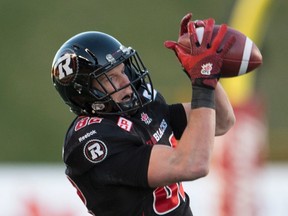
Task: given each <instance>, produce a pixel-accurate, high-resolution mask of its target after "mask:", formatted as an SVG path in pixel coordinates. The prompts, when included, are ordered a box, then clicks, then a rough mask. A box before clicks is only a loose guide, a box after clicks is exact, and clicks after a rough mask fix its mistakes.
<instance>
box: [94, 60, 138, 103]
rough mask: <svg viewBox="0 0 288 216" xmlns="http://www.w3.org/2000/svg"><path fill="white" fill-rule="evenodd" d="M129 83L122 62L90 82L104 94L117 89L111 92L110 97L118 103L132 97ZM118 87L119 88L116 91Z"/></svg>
mask: <svg viewBox="0 0 288 216" xmlns="http://www.w3.org/2000/svg"><path fill="white" fill-rule="evenodd" d="M99 82H100V83H101V84H100V83H99ZM129 83H130V80H129V79H128V77H127V75H126V74H125V65H124V64H123V63H122V64H120V65H118V66H116V67H115V68H113V69H112V70H110V71H108V72H107V73H106V75H104V74H103V75H102V76H100V77H99V78H98V81H97V80H93V83H92V84H93V87H94V88H97V89H98V90H100V91H101V92H103V93H106V94H109V93H111V92H114V91H117V92H115V93H114V94H112V95H111V97H112V99H113V100H114V101H115V102H117V103H120V102H125V101H129V100H130V99H131V97H132V93H133V91H132V88H131V86H130V85H129ZM127 85H128V86H127ZM125 86H127V87H125ZM123 87H125V88H123ZM121 88H123V89H121ZM118 89H121V90H119V91H118Z"/></svg>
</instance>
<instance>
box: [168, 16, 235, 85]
mask: <svg viewBox="0 0 288 216" xmlns="http://www.w3.org/2000/svg"><path fill="white" fill-rule="evenodd" d="M191 17H192V14H187V15H186V16H185V17H184V18H183V19H182V21H181V27H180V32H179V37H180V36H182V35H183V34H185V33H188V34H189V37H190V47H191V50H190V52H189V53H187V52H186V51H185V50H184V49H183V48H181V46H179V44H178V43H177V42H175V41H166V42H165V46H166V47H167V48H169V49H172V50H174V51H175V54H176V56H177V57H178V59H179V61H180V63H181V64H182V66H183V68H184V70H185V72H186V73H187V75H188V76H189V77H190V79H191V81H192V85H194V86H202V87H206V88H212V89H215V87H216V85H217V82H218V79H219V77H220V70H221V67H222V63H223V57H224V56H225V54H226V53H227V52H228V50H229V49H230V47H231V46H232V45H233V44H234V42H235V38H234V37H232V38H230V39H229V40H228V41H227V43H226V44H225V45H224V47H223V49H222V50H218V49H219V47H220V45H221V42H222V40H223V38H224V36H225V34H226V32H227V26H226V25H225V24H223V25H221V27H220V29H219V32H218V33H217V36H216V37H215V39H214V40H213V41H211V38H212V33H213V28H214V23H215V21H214V19H207V20H203V21H195V22H193V21H189V20H190V18H191ZM198 26H203V27H204V35H203V40H202V43H201V44H199V42H198V38H197V34H196V27H198Z"/></svg>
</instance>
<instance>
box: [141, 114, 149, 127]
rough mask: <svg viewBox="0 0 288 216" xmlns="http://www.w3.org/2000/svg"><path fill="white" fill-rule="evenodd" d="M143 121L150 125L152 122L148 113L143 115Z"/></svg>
mask: <svg viewBox="0 0 288 216" xmlns="http://www.w3.org/2000/svg"><path fill="white" fill-rule="evenodd" d="M141 121H143V122H145V124H147V125H149V124H150V123H151V122H152V118H150V117H149V116H148V115H147V113H144V112H142V113H141Z"/></svg>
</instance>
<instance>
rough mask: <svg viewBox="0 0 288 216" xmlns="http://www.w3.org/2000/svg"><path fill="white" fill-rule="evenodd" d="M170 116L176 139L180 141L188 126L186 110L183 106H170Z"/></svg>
mask: <svg viewBox="0 0 288 216" xmlns="http://www.w3.org/2000/svg"><path fill="white" fill-rule="evenodd" d="M169 116H170V123H171V126H172V130H173V133H174V136H175V138H176V139H180V138H181V136H182V133H183V131H184V129H185V127H186V125H187V118H186V113H185V109H184V107H183V105H182V104H180V103H179V104H172V105H169Z"/></svg>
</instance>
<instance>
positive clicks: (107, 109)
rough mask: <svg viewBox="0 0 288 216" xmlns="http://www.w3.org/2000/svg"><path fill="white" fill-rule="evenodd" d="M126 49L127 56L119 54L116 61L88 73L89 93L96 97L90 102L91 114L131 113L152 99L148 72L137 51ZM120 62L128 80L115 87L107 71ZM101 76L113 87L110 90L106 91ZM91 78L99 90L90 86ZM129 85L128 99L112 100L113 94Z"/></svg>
mask: <svg viewBox="0 0 288 216" xmlns="http://www.w3.org/2000/svg"><path fill="white" fill-rule="evenodd" d="M128 49H129V52H130V54H129V57H128V58H123V56H121V57H119V59H120V60H119V61H117V60H116V62H117V63H114V64H110V65H107V66H103V67H102V68H100V69H98V70H96V71H94V72H92V73H91V74H90V93H91V94H92V95H93V96H94V97H95V99H96V100H95V101H94V102H93V103H92V104H91V112H92V113H93V114H124V113H125V114H129V115H131V114H134V113H135V112H136V111H137V109H138V108H140V107H142V106H144V105H146V104H148V103H150V102H151V101H152V100H153V97H154V96H153V90H152V89H153V87H152V81H151V78H150V76H149V73H148V71H147V69H146V67H145V66H144V64H143V62H142V61H141V59H140V57H139V56H138V54H137V52H136V51H135V50H132V49H131V48H128ZM126 54H127V53H126ZM121 63H124V65H125V74H126V75H127V76H128V78H129V80H130V82H129V83H128V84H127V85H125V86H122V87H121V88H117V87H116V85H115V84H114V83H113V81H112V80H110V79H109V77H108V75H107V73H109V71H110V70H112V69H113V68H115V67H116V66H118V65H120V64H121ZM103 77H105V79H107V80H108V81H109V82H110V84H111V86H112V87H113V91H112V92H108V90H107V89H106V88H105V86H103V84H102V83H101V80H103ZM93 80H94V81H96V82H97V83H98V84H99V86H101V90H100V89H96V88H95V87H93V86H92V81H93ZM129 86H130V87H131V89H132V91H133V93H132V95H131V97H130V99H129V100H127V101H124V102H116V101H114V100H113V98H112V96H113V94H115V93H116V92H119V91H121V90H122V89H125V88H128V87H129Z"/></svg>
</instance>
